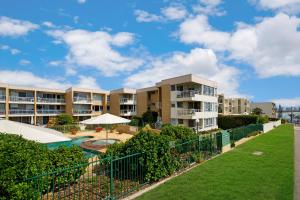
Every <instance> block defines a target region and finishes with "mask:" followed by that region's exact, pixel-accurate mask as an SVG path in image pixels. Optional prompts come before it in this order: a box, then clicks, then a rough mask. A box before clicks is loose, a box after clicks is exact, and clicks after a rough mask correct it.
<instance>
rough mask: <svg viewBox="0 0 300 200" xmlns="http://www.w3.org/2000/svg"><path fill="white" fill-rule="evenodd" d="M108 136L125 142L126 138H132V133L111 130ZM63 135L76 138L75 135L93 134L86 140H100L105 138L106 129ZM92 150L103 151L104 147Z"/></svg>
mask: <svg viewBox="0 0 300 200" xmlns="http://www.w3.org/2000/svg"><path fill="white" fill-rule="evenodd" d="M107 135H108V138H109V139H116V140H119V141H121V142H125V141H127V140H128V139H130V138H132V137H133V135H131V134H127V133H119V132H117V131H113V132H112V133H111V132H108V134H107ZM65 136H67V137H69V138H76V137H80V136H93V138H89V139H87V140H86V141H89V140H100V139H106V131H101V132H96V131H79V132H78V133H76V135H71V134H65ZM93 150H97V151H99V152H102V153H103V152H105V151H106V148H105V147H104V148H101V149H93Z"/></svg>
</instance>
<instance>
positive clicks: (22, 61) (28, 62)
mask: <svg viewBox="0 0 300 200" xmlns="http://www.w3.org/2000/svg"><path fill="white" fill-rule="evenodd" d="M30 63H31V62H30V61H29V60H26V59H22V60H20V62H19V64H20V65H29V64H30Z"/></svg>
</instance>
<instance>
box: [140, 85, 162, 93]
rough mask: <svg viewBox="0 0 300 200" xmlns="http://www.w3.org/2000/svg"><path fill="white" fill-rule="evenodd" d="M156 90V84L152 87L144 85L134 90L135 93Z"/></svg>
mask: <svg viewBox="0 0 300 200" xmlns="http://www.w3.org/2000/svg"><path fill="white" fill-rule="evenodd" d="M155 90H158V88H157V87H156V86H152V87H146V88H140V89H137V90H136V93H139V92H150V91H155Z"/></svg>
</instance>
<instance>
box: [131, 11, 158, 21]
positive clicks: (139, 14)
mask: <svg viewBox="0 0 300 200" xmlns="http://www.w3.org/2000/svg"><path fill="white" fill-rule="evenodd" d="M134 15H135V16H136V21H137V22H158V21H161V20H162V17H161V16H159V15H155V14H151V13H148V12H146V11H144V10H135V11H134Z"/></svg>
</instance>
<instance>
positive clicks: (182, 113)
mask: <svg viewBox="0 0 300 200" xmlns="http://www.w3.org/2000/svg"><path fill="white" fill-rule="evenodd" d="M197 112H201V109H184V108H178V109H177V115H178V116H186V115H188V116H191V115H195V114H196V113H197Z"/></svg>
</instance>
